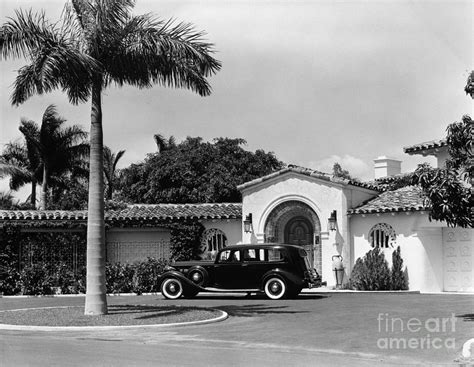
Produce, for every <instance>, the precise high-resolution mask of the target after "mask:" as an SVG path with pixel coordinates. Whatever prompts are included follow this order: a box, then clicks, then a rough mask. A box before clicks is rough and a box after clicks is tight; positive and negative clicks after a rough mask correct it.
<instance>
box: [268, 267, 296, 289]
mask: <svg viewBox="0 0 474 367" xmlns="http://www.w3.org/2000/svg"><path fill="white" fill-rule="evenodd" d="M273 276H278V277H280V278H282V279H283V280H285V281H286V282H287V283H289V284H288V285H289V286H290V287H303V286H304V280H303V279H301V278H300V277H298V276H296V275H294V274H293V273H291V272H289V271H286V270H283V269H279V268H276V269H272V270H270V271H269V272H267V273H265V275H264V276H263V277H262V284H261V285H260V287H261V289H264V287H265V282H266V281H267V280H268V279H270V278H271V277H273Z"/></svg>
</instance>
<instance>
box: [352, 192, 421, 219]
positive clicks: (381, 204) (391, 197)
mask: <svg viewBox="0 0 474 367" xmlns="http://www.w3.org/2000/svg"><path fill="white" fill-rule="evenodd" d="M428 205H429V201H428V199H427V197H426V196H425V195H424V194H423V190H422V188H421V187H420V186H404V187H401V188H399V189H396V190H392V191H385V192H383V193H381V194H380V195H379V196H377V197H375V198H373V199H370V200H368V201H366V202H365V203H363V204H362V205H360V206H359V207H357V208H353V209H350V210H348V214H374V213H391V212H411V211H424V210H428V209H429V206H428Z"/></svg>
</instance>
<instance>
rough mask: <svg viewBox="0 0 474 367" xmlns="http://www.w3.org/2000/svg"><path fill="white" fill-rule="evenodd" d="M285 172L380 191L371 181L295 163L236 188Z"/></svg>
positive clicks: (249, 185) (243, 187)
mask: <svg viewBox="0 0 474 367" xmlns="http://www.w3.org/2000/svg"><path fill="white" fill-rule="evenodd" d="M287 172H295V173H300V174H303V175H306V176H309V177H315V178H318V179H321V180H325V181H330V182H334V183H342V184H346V185H352V186H357V187H362V188H365V189H369V190H374V191H380V189H379V188H378V187H377V185H375V184H372V183H366V182H361V181H357V180H348V179H345V178H339V177H333V176H332V175H331V174H329V173H325V172H321V171H318V170H315V169H312V168H306V167H302V166H298V165H296V164H289V165H288V166H287V167H285V168H282V169H281V170H279V171H275V172H272V173H270V174H268V175H266V176H263V177H259V178H256V179H254V180H252V181H248V182H245V183H243V184H241V185H238V186H237V189H238V190H243V189H246V188H248V187H251V186H254V185H257V184H259V183H262V182H265V181H268V180H270V179H272V178H274V177H277V176H279V175H283V174H285V173H287Z"/></svg>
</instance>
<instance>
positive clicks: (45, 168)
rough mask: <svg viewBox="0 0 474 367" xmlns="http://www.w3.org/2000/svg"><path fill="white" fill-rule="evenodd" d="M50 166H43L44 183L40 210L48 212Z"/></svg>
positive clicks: (42, 184)
mask: <svg viewBox="0 0 474 367" xmlns="http://www.w3.org/2000/svg"><path fill="white" fill-rule="evenodd" d="M48 175H49V172H48V166H47V165H46V163H45V164H44V165H43V182H42V183H41V197H40V209H42V210H46V205H47V200H48Z"/></svg>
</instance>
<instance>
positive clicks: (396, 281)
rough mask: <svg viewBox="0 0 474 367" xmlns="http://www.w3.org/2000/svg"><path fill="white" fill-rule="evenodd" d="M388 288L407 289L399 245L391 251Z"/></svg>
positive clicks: (405, 273) (406, 277)
mask: <svg viewBox="0 0 474 367" xmlns="http://www.w3.org/2000/svg"><path fill="white" fill-rule="evenodd" d="M390 289H392V290H407V289H408V276H407V269H406V268H405V270H403V259H402V257H401V255H400V246H398V247H397V249H396V250H395V251H394V252H393V253H392V269H391V271H390Z"/></svg>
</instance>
